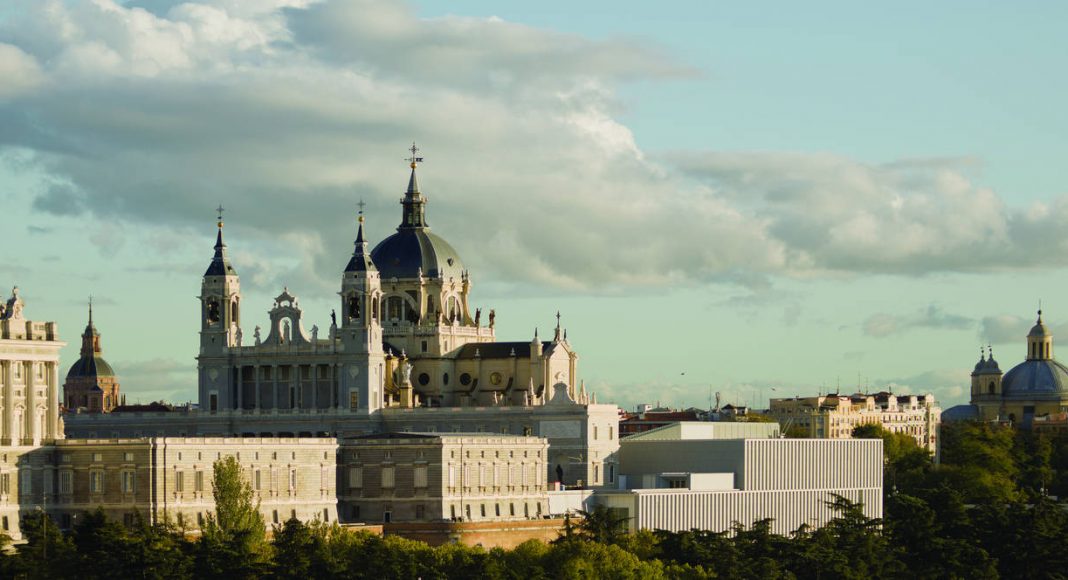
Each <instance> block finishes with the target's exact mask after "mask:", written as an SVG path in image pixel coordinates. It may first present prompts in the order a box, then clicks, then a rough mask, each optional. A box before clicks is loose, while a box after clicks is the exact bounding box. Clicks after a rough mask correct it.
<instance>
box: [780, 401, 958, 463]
mask: <svg viewBox="0 0 1068 580" xmlns="http://www.w3.org/2000/svg"><path fill="white" fill-rule="evenodd" d="M767 415H768V416H769V417H771V418H772V419H775V420H776V421H778V422H779V424H780V425H782V429H783V432H785V433H790V432H791V430H794V432H796V431H798V430H799V431H800V434H802V435H804V436H806V437H811V438H814V439H849V438H851V437H852V436H853V429H854V428H855V427H857V426H858V425H870V424H874V425H879V426H881V427H882V428H884V429H886V430H887V431H890V432H892V433H904V434H906V435H909V436H910V437H912V438H913V439H915V440H916V443H917V444H918V445H919V446H920V447H923V448H924V449H927V450H928V451H930V452H932V453H935V452H937V450H938V426H939V424H940V422H941V415H942V409H940V408H939V407H938V405H937V403H936V402H935V398H934V395H932V394H930V393H928V394H926V395H895V394H893V393H889V392H886V391H883V392H879V393H872V394H866V393H856V394H853V395H821V396H817V397H793V398H786V399H771V404H770V408H769V409H768V412H767Z"/></svg>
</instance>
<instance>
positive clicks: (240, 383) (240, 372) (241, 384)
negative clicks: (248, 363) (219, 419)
mask: <svg viewBox="0 0 1068 580" xmlns="http://www.w3.org/2000/svg"><path fill="white" fill-rule="evenodd" d="M244 370H245V367H243V366H242V367H234V372H235V373H237V410H238V411H241V410H244V408H245V376H244V374H245V373H244Z"/></svg>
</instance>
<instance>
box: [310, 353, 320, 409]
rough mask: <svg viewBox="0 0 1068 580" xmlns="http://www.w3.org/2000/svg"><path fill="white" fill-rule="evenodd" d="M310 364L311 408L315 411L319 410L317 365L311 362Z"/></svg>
mask: <svg viewBox="0 0 1068 580" xmlns="http://www.w3.org/2000/svg"><path fill="white" fill-rule="evenodd" d="M310 366H311V377H312V408H313V409H315V410H316V411H318V410H319V365H317V364H313V365H310Z"/></svg>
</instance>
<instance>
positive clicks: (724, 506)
mask: <svg viewBox="0 0 1068 580" xmlns="http://www.w3.org/2000/svg"><path fill="white" fill-rule="evenodd" d="M753 430H757V432H754V431H753ZM754 435H756V436H754ZM777 435H778V428H777V426H776V425H775V424H774V423H698V424H686V423H683V424H681V425H670V426H666V427H662V428H660V429H656V430H653V431H649V432H647V433H642V434H639V435H634V436H631V437H627V438H625V439H623V440H622V441H621V442H620V450H619V474H620V477H619V489H617V490H611V489H607V488H606V489H600V490H597V491H596V492H595V493H594V495H593V497H592V499H591V501H592V502H593V503H594V504H597V505H603V506H606V507H608V508H610V509H612V510H614V511H615V513H616V515H617V516H619V517H626V518H628V519H627V522H628V526H629V528H630V530H631V531H636V530H639V529H650V530H655V529H661V530H671V531H683V530H690V529H699V530H709V531H713V532H723V531H728V530H730V529H731V526H732V525H733V524H734V523H735V522H737V523H740V524H742V525H744V526H750V525H752V523H753V522H756V521H759V520H763V519H768V518H770V519H771V528H772V530H771V531H772V532H773V533H777V534H789V533H791V532H793V531H795V530H797V529H798V528H799V527H800V526H802V525H807V526H810V527H814V528H815V527H820V526H822V525H824V524H826V523H827V522H828V521H830V520H831V519H832V518H833V517H834V516H835V513H834V511H833V510H832V509H831V508H830V507H829V506H828V502H830V501H832V500H833V498H834V495H840V496H843V497H846V498H848V499H849V500H851V501H854V502H859V503H862V504H863V510H864V513H865V515H866V516H867V517H870V518H880V517H882V514H883V452H882V444H883V442H882V440H879V439H854V440H849V441H829V440H813V439H779V438H778V437H777Z"/></svg>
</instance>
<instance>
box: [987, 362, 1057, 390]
mask: <svg viewBox="0 0 1068 580" xmlns="http://www.w3.org/2000/svg"><path fill="white" fill-rule="evenodd" d="M1001 392H1002V393H1003V394H1004V396H1005V397H1006V398H1014V397H1015V398H1029V399H1033V398H1041V397H1042V396H1044V395H1045V396H1050V397H1058V398H1059V397H1062V396H1068V367H1065V366H1064V365H1062V364H1061V363H1059V362H1057V361H1055V360H1052V359H1048V360H1038V359H1036V360H1028V361H1024V362H1022V363H1020V364H1018V365H1016V366H1014V367H1012V370H1010V371H1009V372H1007V373H1005V377H1004V378H1003V379H1001Z"/></svg>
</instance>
